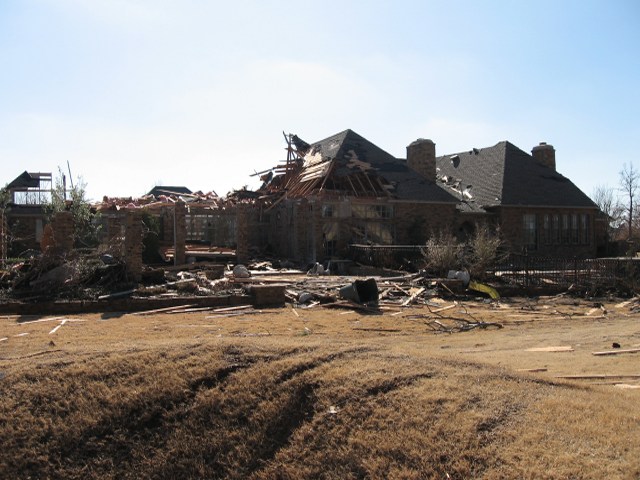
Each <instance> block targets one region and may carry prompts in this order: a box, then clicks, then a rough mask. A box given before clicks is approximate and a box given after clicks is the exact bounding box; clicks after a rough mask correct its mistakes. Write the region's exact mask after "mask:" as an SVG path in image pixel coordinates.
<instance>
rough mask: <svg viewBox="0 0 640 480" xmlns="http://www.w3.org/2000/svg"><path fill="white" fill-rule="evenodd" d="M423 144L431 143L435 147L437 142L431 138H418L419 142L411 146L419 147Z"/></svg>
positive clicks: (414, 142)
mask: <svg viewBox="0 0 640 480" xmlns="http://www.w3.org/2000/svg"><path fill="white" fill-rule="evenodd" d="M421 143H431V144H432V145H435V142H434V141H433V140H431V139H430V138H418V139H417V140H414V141H413V142H411V143H410V144H409V146H410V147H411V146H413V145H419V144H421Z"/></svg>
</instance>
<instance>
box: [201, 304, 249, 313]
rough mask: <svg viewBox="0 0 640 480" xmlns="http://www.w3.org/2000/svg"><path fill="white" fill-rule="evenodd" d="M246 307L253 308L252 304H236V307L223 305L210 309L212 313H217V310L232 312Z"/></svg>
mask: <svg viewBox="0 0 640 480" xmlns="http://www.w3.org/2000/svg"><path fill="white" fill-rule="evenodd" d="M248 308H253V305H238V306H237V307H224V308H216V309H215V310H212V311H211V312H212V313H218V312H234V311H236V310H246V309H248Z"/></svg>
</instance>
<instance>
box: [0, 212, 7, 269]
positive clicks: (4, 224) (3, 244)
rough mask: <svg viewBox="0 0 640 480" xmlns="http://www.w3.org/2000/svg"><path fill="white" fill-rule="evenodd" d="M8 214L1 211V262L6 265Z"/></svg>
mask: <svg viewBox="0 0 640 480" xmlns="http://www.w3.org/2000/svg"><path fill="white" fill-rule="evenodd" d="M7 247H8V245H7V214H6V213H5V211H4V210H2V211H0V262H2V265H4V262H5V260H6V259H7Z"/></svg>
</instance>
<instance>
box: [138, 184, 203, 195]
mask: <svg viewBox="0 0 640 480" xmlns="http://www.w3.org/2000/svg"><path fill="white" fill-rule="evenodd" d="M185 193H186V194H190V193H193V192H191V190H189V189H188V188H187V187H167V186H163V185H156V186H155V187H153V188H152V189H151V191H150V192H149V193H148V194H147V195H155V196H156V197H157V196H158V195H182V194H185Z"/></svg>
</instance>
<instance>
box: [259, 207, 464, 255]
mask: <svg viewBox="0 0 640 480" xmlns="http://www.w3.org/2000/svg"><path fill="white" fill-rule="evenodd" d="M269 215H270V218H271V219H272V223H271V225H270V228H269V233H270V236H269V240H268V244H269V246H270V249H272V250H273V253H274V254H276V255H277V256H281V257H285V258H291V259H295V260H300V261H305V262H309V263H310V262H325V261H327V260H329V259H331V258H345V257H347V256H348V255H349V245H352V244H380V245H393V244H411V245H420V244H424V243H425V242H426V240H427V238H428V237H429V236H430V234H431V233H433V232H434V231H440V230H442V229H445V230H451V229H452V226H453V224H454V221H455V218H456V207H455V205H454V204H429V203H412V202H393V201H389V200H382V201H381V200H375V199H360V198H358V199H355V198H345V199H342V200H336V199H332V198H327V199H325V198H314V199H299V200H290V201H285V202H282V203H281V204H280V205H278V206H277V207H276V208H275V209H273V210H272V211H271V212H270V214H269Z"/></svg>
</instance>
